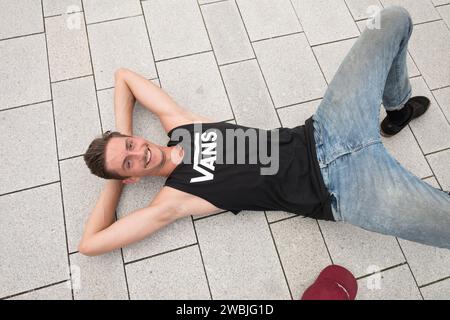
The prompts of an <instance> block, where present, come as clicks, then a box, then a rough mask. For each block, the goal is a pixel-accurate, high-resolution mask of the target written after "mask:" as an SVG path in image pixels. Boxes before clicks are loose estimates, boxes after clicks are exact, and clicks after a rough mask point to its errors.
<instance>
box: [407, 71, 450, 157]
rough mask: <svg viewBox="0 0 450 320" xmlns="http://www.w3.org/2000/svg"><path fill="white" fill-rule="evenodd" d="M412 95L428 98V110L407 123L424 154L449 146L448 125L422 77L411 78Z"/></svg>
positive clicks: (449, 132)
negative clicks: (429, 103) (429, 102)
mask: <svg viewBox="0 0 450 320" xmlns="http://www.w3.org/2000/svg"><path fill="white" fill-rule="evenodd" d="M411 85H412V88H413V95H415V96H417V95H421V96H426V97H428V98H429V99H430V101H431V105H430V108H429V110H428V111H427V112H426V113H425V114H424V115H423V116H421V117H419V118H416V119H414V120H412V121H411V122H410V124H409V126H410V127H411V129H412V131H413V133H414V135H415V137H416V138H417V141H418V142H419V145H420V147H421V148H422V150H423V152H424V153H425V154H427V153H430V152H434V151H439V150H442V149H445V148H449V147H450V126H449V125H448V121H447V120H446V119H445V117H444V114H443V113H442V111H441V109H440V108H439V106H438V104H437V102H436V100H435V99H434V97H433V95H432V94H431V92H430V90H429V89H428V87H427V85H426V84H425V82H424V81H423V78H422V77H418V78H414V79H411Z"/></svg>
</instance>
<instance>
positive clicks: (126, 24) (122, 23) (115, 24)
mask: <svg viewBox="0 0 450 320" xmlns="http://www.w3.org/2000/svg"><path fill="white" fill-rule="evenodd" d="M88 35H89V43H90V47H91V53H92V62H93V65H94V73H95V80H96V85H97V90H98V89H104V88H111V87H113V85H114V72H115V71H116V70H117V69H118V68H121V67H124V68H129V69H131V70H133V71H135V72H137V73H139V74H141V75H142V76H143V77H145V78H147V79H153V78H156V77H157V76H156V69H155V64H154V61H153V54H152V51H151V48H150V42H149V40H148V35H147V30H146V27H145V22H144V18H143V17H141V16H139V17H133V18H127V19H121V20H115V21H109V22H103V23H98V24H93V25H89V26H88Z"/></svg>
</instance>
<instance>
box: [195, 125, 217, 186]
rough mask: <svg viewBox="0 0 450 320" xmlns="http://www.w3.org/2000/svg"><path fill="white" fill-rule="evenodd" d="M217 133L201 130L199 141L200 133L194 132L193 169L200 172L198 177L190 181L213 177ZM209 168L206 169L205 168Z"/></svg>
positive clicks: (200, 180)
mask: <svg viewBox="0 0 450 320" xmlns="http://www.w3.org/2000/svg"><path fill="white" fill-rule="evenodd" d="M216 139H217V133H216V132H213V131H210V132H203V133H202V135H201V141H200V133H198V132H196V133H195V136H194V166H193V168H194V170H195V171H197V172H198V173H200V174H202V175H201V176H200V177H195V178H192V179H191V181H190V183H195V182H202V181H209V180H212V179H214V174H213V172H214V170H215V169H216V167H215V162H216V158H217V150H216V148H217V142H215V141H216ZM205 168H206V169H209V171H208V170H206V169H205Z"/></svg>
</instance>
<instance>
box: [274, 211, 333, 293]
mask: <svg viewBox="0 0 450 320" xmlns="http://www.w3.org/2000/svg"><path fill="white" fill-rule="evenodd" d="M270 228H271V229H272V233H273V237H274V240H275V244H276V246H277V249H278V253H279V254H280V259H281V263H282V264H283V268H284V272H285V273H286V277H287V280H288V283H289V286H290V288H291V292H292V296H293V298H294V299H300V297H301V296H302V294H303V292H304V291H305V290H306V289H307V288H308V287H309V286H310V285H311V284H312V283H313V282H314V281H315V280H316V278H317V277H318V276H319V273H320V271H321V270H322V269H323V268H325V267H326V266H328V265H330V264H331V260H330V257H329V256H328V252H327V248H326V247H325V244H324V242H323V239H322V235H321V234H320V230H319V227H318V225H317V222H316V220H314V219H309V218H301V217H298V218H293V219H289V220H284V221H281V222H277V223H274V224H271V225H270Z"/></svg>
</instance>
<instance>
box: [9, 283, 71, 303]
mask: <svg viewBox="0 0 450 320" xmlns="http://www.w3.org/2000/svg"><path fill="white" fill-rule="evenodd" d="M9 300H72V289H71V284H70V281H65V282H62V283H59V284H55V285H51V286H49V287H45V288H42V289H37V290H33V291H30V292H27V293H24V294H20V295H18V296H14V297H12V298H9Z"/></svg>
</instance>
